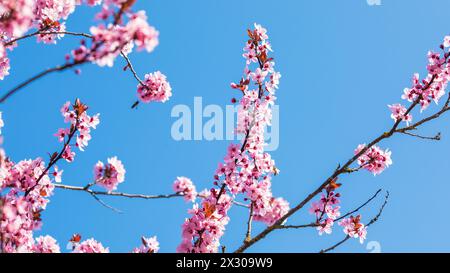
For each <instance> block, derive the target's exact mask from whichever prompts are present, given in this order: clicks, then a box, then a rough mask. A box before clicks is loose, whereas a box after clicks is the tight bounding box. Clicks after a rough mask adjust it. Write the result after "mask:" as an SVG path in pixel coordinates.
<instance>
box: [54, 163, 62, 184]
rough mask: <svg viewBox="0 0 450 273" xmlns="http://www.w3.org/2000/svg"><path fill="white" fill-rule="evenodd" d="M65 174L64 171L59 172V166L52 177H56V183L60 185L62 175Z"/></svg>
mask: <svg viewBox="0 0 450 273" xmlns="http://www.w3.org/2000/svg"><path fill="white" fill-rule="evenodd" d="M63 172H64V170H59V169H58V166H55V168H54V170H53V173H52V175H53V176H54V179H55V182H58V183H60V182H61V177H62V173H63Z"/></svg>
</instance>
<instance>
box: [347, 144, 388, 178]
mask: <svg viewBox="0 0 450 273" xmlns="http://www.w3.org/2000/svg"><path fill="white" fill-rule="evenodd" d="M365 148H366V144H360V145H358V147H357V148H356V150H355V155H356V154H359V153H360V152H361V151H362V150H363V149H365ZM358 164H359V166H360V168H363V169H366V170H368V171H369V172H371V173H373V174H374V175H377V174H380V173H381V172H383V171H384V169H386V168H387V167H389V166H390V165H391V164H392V159H391V151H389V149H386V150H384V151H383V150H382V149H380V147H378V146H376V145H374V146H372V147H370V148H368V149H367V150H366V151H365V152H364V153H363V154H362V155H361V156H360V157H359V158H358Z"/></svg>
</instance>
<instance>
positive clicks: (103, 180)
mask: <svg viewBox="0 0 450 273" xmlns="http://www.w3.org/2000/svg"><path fill="white" fill-rule="evenodd" d="M125 172H126V171H125V168H124V166H123V164H122V162H121V161H120V160H118V159H117V157H111V158H108V163H107V164H104V163H103V162H101V161H98V162H97V164H95V166H94V181H95V183H96V184H97V185H99V186H101V187H103V188H105V189H107V190H108V191H113V190H115V189H117V185H118V184H120V183H122V182H123V181H124V180H125Z"/></svg>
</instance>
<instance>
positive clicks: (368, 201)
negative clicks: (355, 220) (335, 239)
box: [334, 189, 381, 221]
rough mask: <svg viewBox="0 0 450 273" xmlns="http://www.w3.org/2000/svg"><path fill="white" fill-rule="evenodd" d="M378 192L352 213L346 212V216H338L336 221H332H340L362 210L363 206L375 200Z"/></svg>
mask: <svg viewBox="0 0 450 273" xmlns="http://www.w3.org/2000/svg"><path fill="white" fill-rule="evenodd" d="M380 192H381V189H379V190H377V192H375V194H374V195H373V196H372V197H370V198H369V199H368V200H367V201H366V202H364V203H363V204H362V205H361V206H359V207H357V208H356V209H354V210H352V211H349V212H347V213H346V214H344V215H342V216H340V217H339V218H336V220H334V221H339V220H342V219H344V218H345V217H347V216H350V215H352V214H353V213H355V212H358V211H359V210H360V209H362V208H364V207H365V206H367V205H368V204H369V203H370V202H371V201H372V200H373V199H375V198H376V197H377V195H378V194H379V193H380Z"/></svg>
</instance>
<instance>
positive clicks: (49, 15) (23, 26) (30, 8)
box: [0, 0, 80, 80]
mask: <svg viewBox="0 0 450 273" xmlns="http://www.w3.org/2000/svg"><path fill="white" fill-rule="evenodd" d="M79 2H80V1H78V0H39V1H35V0H14V1H1V3H0V16H1V18H2V20H0V34H1V38H0V44H1V45H0V80H3V78H4V77H5V76H6V75H8V74H9V68H10V67H9V59H8V57H7V55H6V49H5V47H7V48H8V49H10V50H12V49H13V47H14V46H15V45H16V43H15V42H14V40H15V39H16V38H19V37H21V36H22V35H24V34H25V33H27V32H28V31H29V30H30V29H32V28H36V29H38V30H40V31H41V32H42V33H40V34H39V35H37V39H38V41H42V42H44V43H56V39H59V38H61V37H62V36H64V33H63V32H65V22H64V20H66V19H67V17H68V16H69V15H70V14H71V13H73V12H74V10H75V7H76V5H77V4H80V3H79ZM49 33H51V34H49ZM5 45H7V46H5Z"/></svg>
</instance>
